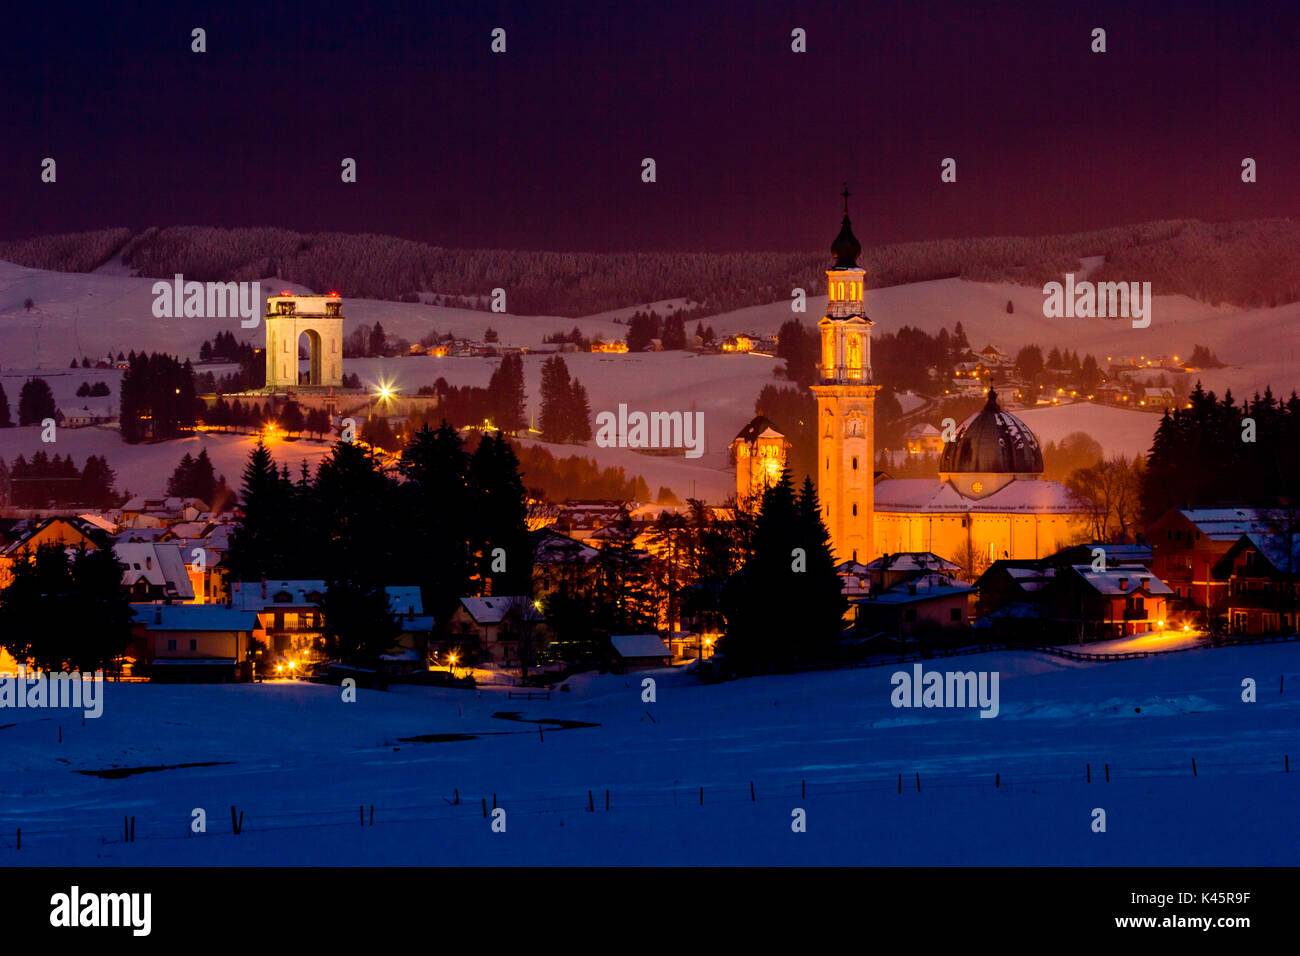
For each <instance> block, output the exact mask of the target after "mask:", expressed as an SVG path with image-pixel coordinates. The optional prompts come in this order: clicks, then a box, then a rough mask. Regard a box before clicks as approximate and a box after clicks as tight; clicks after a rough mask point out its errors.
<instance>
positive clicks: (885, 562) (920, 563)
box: [867, 551, 961, 571]
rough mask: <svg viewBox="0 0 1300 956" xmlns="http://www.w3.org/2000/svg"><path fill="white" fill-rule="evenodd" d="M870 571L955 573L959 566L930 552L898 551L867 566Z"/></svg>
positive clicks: (883, 555)
mask: <svg viewBox="0 0 1300 956" xmlns="http://www.w3.org/2000/svg"><path fill="white" fill-rule="evenodd" d="M867 568H868V569H869V570H872V571H957V570H960V568H961V565H958V564H954V563H953V562H951V561H949V560H947V559H946V558H941V557H939V555H937V554H935V553H934V552H932V551H900V552H898V553H897V554H882V555H881V556H880V557H878V558H876V560H874V561H872V562H871V563H870V564H868V565H867Z"/></svg>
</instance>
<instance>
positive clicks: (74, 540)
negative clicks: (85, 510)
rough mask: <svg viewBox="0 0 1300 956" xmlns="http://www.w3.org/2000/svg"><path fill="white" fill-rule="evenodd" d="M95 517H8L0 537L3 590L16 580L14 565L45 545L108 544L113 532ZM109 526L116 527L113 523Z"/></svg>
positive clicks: (91, 548)
mask: <svg viewBox="0 0 1300 956" xmlns="http://www.w3.org/2000/svg"><path fill="white" fill-rule="evenodd" d="M91 517H92V516H89V515H84V516H78V517H62V516H60V517H50V518H19V519H16V520H13V519H6V520H5V522H4V527H3V528H2V529H0V530H2V531H3V537H0V589H3V588H5V587H8V586H9V584H10V582H11V581H12V580H13V570H12V569H13V565H14V562H15V561H18V560H21V559H22V557H24V556H25V555H28V554H31V553H33V552H35V551H36V549H37V548H39V547H41V546H42V545H61V546H63V547H65V548H83V547H84V548H85V549H86V550H87V551H95V550H98V549H100V548H106V547H108V545H109V543H110V541H111V540H112V535H111V532H109V531H108V530H106V529H105V528H104V527H103V526H101V525H100V523H99V522H98V521H92V520H89V519H90V518H91ZM109 527H112V526H111V525H109Z"/></svg>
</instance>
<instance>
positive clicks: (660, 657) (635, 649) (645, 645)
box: [609, 634, 672, 674]
mask: <svg viewBox="0 0 1300 956" xmlns="http://www.w3.org/2000/svg"><path fill="white" fill-rule="evenodd" d="M609 642H610V644H611V645H613V648H614V671H615V672H616V673H619V674H624V673H626V672H628V671H637V670H647V669H650V668H654V667H667V666H668V662H669V661H670V660H671V659H672V655H671V654H670V653H669V651H668V645H667V644H665V643H664V642H663V639H662V638H661V637H660V636H659V635H658V634H615V635H612V636H611V637H610V639H609Z"/></svg>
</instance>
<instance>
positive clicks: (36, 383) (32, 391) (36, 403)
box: [18, 378, 57, 425]
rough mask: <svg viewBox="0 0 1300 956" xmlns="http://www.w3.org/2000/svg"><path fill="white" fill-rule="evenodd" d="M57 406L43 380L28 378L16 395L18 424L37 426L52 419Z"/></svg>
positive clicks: (47, 385)
mask: <svg viewBox="0 0 1300 956" xmlns="http://www.w3.org/2000/svg"><path fill="white" fill-rule="evenodd" d="M56 410H57V406H56V405H55V404H54V393H53V392H52V391H50V386H49V383H48V382H46V381H45V379H43V378H29V379H28V380H27V381H26V382H25V383H23V387H22V390H21V391H20V392H19V393H18V424H19V425H39V424H40V423H41V422H43V421H44V420H45V419H47V418H53V417H54V413H55V411H56Z"/></svg>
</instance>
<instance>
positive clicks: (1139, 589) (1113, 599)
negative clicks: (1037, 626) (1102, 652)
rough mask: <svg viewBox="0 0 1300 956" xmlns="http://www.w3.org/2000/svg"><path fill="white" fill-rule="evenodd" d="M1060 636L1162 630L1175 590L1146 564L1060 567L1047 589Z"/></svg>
mask: <svg viewBox="0 0 1300 956" xmlns="http://www.w3.org/2000/svg"><path fill="white" fill-rule="evenodd" d="M1043 593H1044V595H1045V596H1046V598H1047V601H1048V615H1049V617H1050V619H1051V622H1052V624H1053V625H1054V626H1053V631H1054V632H1055V633H1056V634H1057V635H1058V637H1065V636H1069V635H1073V636H1074V637H1075V638H1076V639H1078V640H1081V641H1082V640H1089V639H1091V640H1107V639H1109V638H1115V637H1129V636H1132V635H1135V634H1145V633H1148V632H1150V631H1157V630H1163V629H1164V627H1165V621H1166V619H1167V615H1168V612H1169V607H1168V601H1169V598H1170V596H1171V595H1172V594H1173V593H1174V592H1173V590H1172V589H1171V588H1170V587H1169V585H1167V584H1165V583H1164V582H1163V581H1161V580H1160V579H1159V578H1158V577H1156V576H1155V575H1154V574H1152V573H1151V572H1150V571H1149V570H1148V569H1147V568H1145V567H1143V566H1142V565H1138V564H1135V565H1113V564H1107V566H1106V570H1105V571H1095V570H1093V567H1092V565H1091V564H1073V565H1068V566H1066V567H1064V568H1061V569H1060V570H1059V571H1058V573H1057V574H1056V575H1055V576H1054V578H1053V580H1052V586H1051V587H1049V588H1046V589H1045V590H1044V592H1043Z"/></svg>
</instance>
